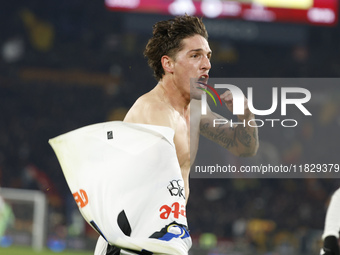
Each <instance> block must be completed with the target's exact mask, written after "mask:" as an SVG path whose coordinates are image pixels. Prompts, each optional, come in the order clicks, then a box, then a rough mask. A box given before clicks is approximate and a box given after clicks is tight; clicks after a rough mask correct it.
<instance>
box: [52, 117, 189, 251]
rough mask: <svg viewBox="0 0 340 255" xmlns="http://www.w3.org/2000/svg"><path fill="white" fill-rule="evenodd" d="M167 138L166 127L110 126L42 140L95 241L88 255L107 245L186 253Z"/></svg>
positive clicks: (179, 185) (178, 180)
mask: <svg viewBox="0 0 340 255" xmlns="http://www.w3.org/2000/svg"><path fill="white" fill-rule="evenodd" d="M173 136H174V131H173V130H172V129H171V128H168V127H162V126H153V125H143V124H131V123H125V122H120V121H113V122H106V123H100V124H94V125H90V126H87V127H83V128H80V129H77V130H75V131H72V132H69V133H66V134H63V135H61V136H58V137H56V138H53V139H50V140H49V143H50V144H51V146H52V147H53V149H54V151H55V153H56V155H57V157H58V160H59V163H60V165H61V167H62V170H63V173H64V176H65V178H66V181H67V183H68V186H69V188H70V190H71V192H72V194H73V196H74V199H75V200H76V202H77V204H78V206H79V210H80V212H81V213H82V215H83V217H84V219H85V220H86V221H87V222H88V223H89V224H90V225H91V226H92V227H93V228H94V229H95V230H96V231H97V232H98V233H99V234H100V235H101V237H102V240H99V242H98V244H99V246H100V245H101V246H102V247H98V245H97V248H96V254H106V250H105V247H106V244H107V243H110V244H111V245H115V246H117V247H120V248H122V249H124V250H126V249H127V250H132V251H135V252H141V251H142V250H144V251H145V252H146V253H145V254H171V255H176V254H178V255H184V254H188V250H189V249H190V247H191V238H190V236H189V234H188V232H187V230H186V226H187V219H186V210H185V192H184V184H183V179H182V175H181V169H180V166H179V163H178V160H177V156H176V150H175V146H174V143H173ZM104 240H105V241H104ZM104 246H105V247H104ZM101 250H102V251H101ZM104 252H105V253H104ZM148 252H150V253H148ZM121 254H124V253H123V252H122V253H121ZM126 254H129V253H126ZM132 254H135V253H132ZM142 254H143V253H142Z"/></svg>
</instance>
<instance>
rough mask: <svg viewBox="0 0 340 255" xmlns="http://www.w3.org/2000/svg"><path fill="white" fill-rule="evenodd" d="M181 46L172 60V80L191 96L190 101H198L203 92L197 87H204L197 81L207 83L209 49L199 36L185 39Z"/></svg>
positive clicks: (206, 42) (203, 39)
mask: <svg viewBox="0 0 340 255" xmlns="http://www.w3.org/2000/svg"><path fill="white" fill-rule="evenodd" d="M182 44H183V48H182V50H181V51H179V52H178V53H177V54H176V57H175V60H174V69H173V70H174V72H173V79H174V82H175V85H176V86H177V88H178V89H180V90H181V91H182V92H183V93H185V94H186V95H189V96H191V99H193V98H195V99H200V98H201V94H202V93H204V92H203V91H202V90H201V89H198V88H197V87H201V88H206V86H204V85H202V84H200V83H197V81H199V82H201V83H207V81H208V78H209V75H208V73H209V70H210V68H211V64H210V58H211V49H210V47H209V44H208V41H207V40H206V39H205V38H204V37H202V36H200V35H194V36H192V37H188V38H185V39H183V41H182ZM190 94H191V95H190Z"/></svg>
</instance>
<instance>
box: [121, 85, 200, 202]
mask: <svg viewBox="0 0 340 255" xmlns="http://www.w3.org/2000/svg"><path fill="white" fill-rule="evenodd" d="M170 101H171V100H170V99H169V98H168V97H167V95H166V93H164V92H163V91H162V89H161V88H160V87H159V86H156V87H155V88H154V89H153V90H151V91H150V92H149V93H147V94H145V95H143V96H142V97H140V98H139V99H138V100H137V101H136V103H135V104H134V105H133V106H132V107H131V109H130V110H129V112H128V114H127V115H126V117H125V119H124V121H125V122H131V123H142V124H150V125H160V126H167V127H170V128H172V129H173V130H174V132H175V135H174V144H175V147H176V153H177V158H178V162H179V165H180V168H181V172H182V177H183V181H184V186H185V187H184V188H185V194H186V196H185V197H186V199H188V197H189V173H190V167H191V163H190V162H192V161H193V159H194V158H195V156H196V152H197V147H198V138H199V118H200V115H199V114H195V115H196V116H191V120H190V105H189V104H188V107H187V108H186V109H185V110H183V111H178V110H177V109H175V108H174V107H172V105H171V102H170ZM190 128H191V130H190ZM190 133H191V137H190ZM190 138H191V139H190ZM190 140H192V141H190ZM190 146H191V147H190ZM190 159H191V160H190Z"/></svg>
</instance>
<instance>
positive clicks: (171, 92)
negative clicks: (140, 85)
mask: <svg viewBox="0 0 340 255" xmlns="http://www.w3.org/2000/svg"><path fill="white" fill-rule="evenodd" d="M157 87H158V89H159V94H160V97H161V98H162V99H163V100H164V101H165V103H168V104H169V105H170V106H171V107H172V108H174V109H175V110H176V111H177V112H179V113H180V114H181V115H186V113H187V111H188V109H189V104H190V96H187V95H184V94H183V92H182V91H180V90H179V89H177V87H176V86H175V85H174V84H173V83H172V82H168V81H166V80H160V81H159V82H158V84H157Z"/></svg>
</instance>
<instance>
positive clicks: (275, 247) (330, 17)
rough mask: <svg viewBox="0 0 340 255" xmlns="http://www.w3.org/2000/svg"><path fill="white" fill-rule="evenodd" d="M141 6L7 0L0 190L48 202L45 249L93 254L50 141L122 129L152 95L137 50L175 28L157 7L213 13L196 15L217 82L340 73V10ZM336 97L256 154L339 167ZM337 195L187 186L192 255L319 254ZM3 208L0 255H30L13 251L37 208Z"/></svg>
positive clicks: (0, 14)
mask: <svg viewBox="0 0 340 255" xmlns="http://www.w3.org/2000/svg"><path fill="white" fill-rule="evenodd" d="M147 2H148V1H146V0H140V1H137V0H134V1H133V0H129V1H118V0H111V1H109V0H108V1H106V4H107V6H105V3H104V0H102V1H90V0H81V1H80V0H59V1H39V0H30V1H24V0H15V1H6V3H3V4H2V8H0V20H1V22H0V32H1V33H0V50H1V51H0V53H1V55H0V120H1V121H0V186H1V187H3V188H11V189H19V190H23V193H22V194H25V193H27V192H26V190H30V191H32V190H34V191H40V192H41V193H42V194H44V195H45V197H46V212H47V214H46V219H45V221H44V222H45V223H46V225H44V228H43V231H44V232H43V233H44V235H43V237H44V238H43V246H44V249H45V251H46V250H49V251H50V252H53V251H54V252H61V254H67V253H64V252H63V250H64V249H65V250H69V251H70V250H71V254H72V251H74V252H73V254H78V253H75V251H78V250H85V251H88V252H87V253H84V254H91V251H93V249H94V245H95V242H96V238H97V234H96V233H95V232H94V231H93V230H92V229H91V228H90V227H89V226H88V225H86V224H85V222H84V221H83V220H82V218H81V216H80V214H79V212H78V209H77V206H76V204H75V202H74V200H73V197H72V195H71V194H70V192H69V189H68V187H67V185H66V183H65V180H64V177H63V175H62V172H61V169H60V167H59V164H58V162H57V160H56V157H55V155H54V153H53V151H52V149H51V148H50V147H49V145H48V143H47V141H48V139H49V138H51V137H55V136H57V135H59V134H62V133H64V132H67V131H70V130H73V129H76V128H79V127H82V126H85V125H88V124H93V123H98V122H104V121H108V120H121V119H122V118H123V117H124V115H125V113H126V111H127V109H128V108H129V107H130V106H131V105H132V104H133V102H134V101H135V100H136V99H137V98H138V97H139V96H140V95H142V94H143V93H145V92H146V91H148V90H150V89H152V88H153V86H154V85H155V84H156V81H155V80H154V79H153V77H152V72H151V70H150V69H149V67H148V66H147V63H146V60H145V59H144V58H143V54H142V52H143V50H144V47H145V45H146V42H147V40H148V38H149V37H150V35H151V31H152V25H153V24H154V23H155V22H156V21H158V20H162V19H167V18H170V14H169V13H167V12H166V10H167V9H166V7H164V6H169V5H170V4H173V3H175V2H176V4H177V5H176V6H175V7H176V8H175V7H173V9H172V11H173V13H178V14H179V13H183V12H184V11H185V10H186V11H187V12H188V13H190V11H191V12H192V11H193V9H192V6H194V7H195V8H196V9H197V8H198V7H199V6H201V5H203V2H205V4H208V3H209V4H210V5H206V9H205V10H210V12H204V11H200V12H197V13H198V14H199V15H202V14H205V16H209V15H210V17H214V18H204V21H205V24H206V26H207V29H208V31H209V35H210V41H209V42H210V46H211V48H212V50H213V57H212V66H213V68H212V70H211V72H210V76H211V77H236V78H244V77H249V78H252V77H261V78H270V77H292V78H299V77H310V78H313V77H329V78H337V77H339V76H340V33H339V32H340V30H339V25H338V22H337V19H338V12H339V11H338V0H333V1H317V0H314V1H304V0H302V1H294V3H295V4H291V5H286V4H287V3H289V2H290V3H293V2H292V1H277V2H276V6H275V4H274V6H273V1H270V0H268V1H265V0H262V1H257V3H253V2H252V1H222V2H223V4H224V5H223V6H226V7H223V6H222V7H223V8H224V9H223V10H227V11H225V12H224V13H221V12H217V13H216V12H214V10H216V7H214V5H213V4H216V3H217V2H219V1H217V0H210V1H209V0H207V1H203V2H202V1H193V3H191V1H186V0H184V1H172V0H167V1H166V0H163V1H161V0H159V1H158V2H159V3H161V5H160V9H159V10H158V9H157V8H156V6H157V5H156V4H157V1H149V3H151V2H152V3H153V7H154V8H152V5H151V7H150V4H149V6H148V4H147ZM222 2H221V3H222ZM279 2H280V3H281V5H279V6H277V3H279ZM221 3H217V4H221ZM296 3H301V5H299V4H296ZM143 4H145V6H144V9H142V10H137V9H134V8H135V7H136V8H137V7H138V6H139V5H140V6H142V5H143ZM317 4H318V5H317ZM326 4H329V5H330V7H327V6H326ZM116 7H117V9H116ZM148 8H151V10H149V11H148ZM164 8H165V9H164ZM219 8H220V7H219ZM228 10H231V13H230V12H229V11H228ZM247 10H248V11H247ZM157 11H159V12H158V13H157ZM237 11H239V13H237ZM241 11H244V13H248V14H247V15H245V14H244V15H243V16H242V15H241V14H240V13H241ZM147 12H149V13H147ZM193 13H195V12H193ZM223 15H225V16H227V17H222V16H223ZM275 17H276V18H275ZM320 89H321V90H322V84H320ZM332 94H333V98H332V100H325V101H322V104H321V105H320V109H316V112H317V115H316V116H315V118H314V116H313V121H311V122H308V123H306V124H304V125H302V126H301V127H299V128H298V129H297V130H296V131H294V132H292V131H291V130H287V131H286V132H284V133H280V134H275V133H269V134H264V133H261V131H260V140H261V143H263V144H266V145H267V146H270V147H269V148H275V150H276V151H277V154H276V158H275V160H276V162H278V163H284V164H287V163H297V164H299V163H304V162H306V161H308V159H306V157H305V155H306V153H308V154H307V155H312V156H313V157H314V158H315V159H317V160H318V161H319V162H318V163H338V162H327V160H328V159H329V154H331V155H332V159H334V160H335V161H336V160H337V159H338V153H339V150H337V149H338V147H339V145H338V132H339V131H338V130H339V123H340V111H339V109H340V107H339V104H340V103H339V102H340V100H339V98H340V88H335V89H334V90H333V91H332ZM313 96H315V97H317V96H318V95H313ZM283 141H284V142H283ZM326 146H327V147H326ZM325 147H326V148H327V150H325V149H323V148H325ZM338 186H339V180H337V179H293V178H292V179H196V178H193V179H191V195H190V200H189V204H188V207H187V214H188V220H189V227H190V229H191V235H192V237H193V243H194V246H193V249H192V253H191V254H197V255H208V254H209V255H224V254H229V255H231V254H234V255H236V254H239V255H246V254H253V255H255V254H280V255H286V254H287V255H288V254H289V255H294V254H295V255H304V254H318V251H319V248H320V245H321V243H320V237H321V233H322V229H323V222H324V217H325V212H326V208H327V203H328V200H329V197H330V195H331V193H332V192H333V191H334V190H335V189H336V188H338ZM0 194H1V190H0ZM5 201H6V202H7V205H10V206H11V212H7V216H6V217H5V216H3V215H4V214H0V235H2V238H1V242H0V246H1V248H0V253H1V254H9V255H10V254H35V252H34V251H31V252H29V249H30V248H27V249H21V250H20V249H19V252H18V251H16V248H15V247H17V246H21V247H29V246H31V244H32V242H33V239H34V238H33V235H32V231H33V225H34V224H33V223H34V222H33V221H34V220H33V218H34V216H33V214H34V205H33V204H32V203H29V202H23V201H21V200H20V199H19V200H18V199H17V200H15V199H14V200H13V199H12V200H11V199H7V200H6V199H5ZM7 223H8V225H9V227H8V228H7V230H4V231H3V232H1V229H2V228H1V225H5V224H7ZM3 229H4V228H3ZM7 247H8V248H7ZM13 247H14V248H13ZM39 249H40V248H38V249H36V250H39ZM24 250H25V251H24ZM26 252H27V253H26ZM37 252H38V251H37ZM40 253H41V254H49V253H47V252H45V253H44V252H43V251H42V252H40Z"/></svg>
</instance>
